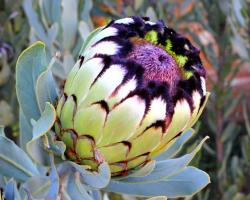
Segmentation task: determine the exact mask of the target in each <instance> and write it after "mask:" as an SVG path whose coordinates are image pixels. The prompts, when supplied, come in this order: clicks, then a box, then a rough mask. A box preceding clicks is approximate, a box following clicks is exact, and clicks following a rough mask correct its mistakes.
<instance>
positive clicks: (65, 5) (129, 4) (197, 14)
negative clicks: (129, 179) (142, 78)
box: [0, 0, 250, 200]
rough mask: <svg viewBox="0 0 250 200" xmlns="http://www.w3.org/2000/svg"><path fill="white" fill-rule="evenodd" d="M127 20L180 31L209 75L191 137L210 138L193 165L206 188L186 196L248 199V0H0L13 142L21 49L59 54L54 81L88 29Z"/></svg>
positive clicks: (4, 110)
mask: <svg viewBox="0 0 250 200" xmlns="http://www.w3.org/2000/svg"><path fill="white" fill-rule="evenodd" d="M131 15H140V16H148V17H150V18H151V20H152V21H156V20H157V19H163V20H164V21H165V22H166V24H167V25H168V26H170V27H173V28H174V29H176V30H177V31H179V32H181V33H183V34H184V35H185V36H187V37H188V38H189V39H190V40H191V41H192V42H193V43H194V44H195V45H196V46H197V47H199V48H200V49H201V58H202V61H203V63H204V65H205V67H206V68H207V71H208V77H207V79H208V84H207V85H208V88H209V91H211V92H212V95H211V97H210V99H209V104H208V106H207V108H206V111H205V113H204V114H203V116H202V118H201V119H200V121H199V123H197V125H196V130H197V133H198V134H196V137H198V138H202V137H204V136H205V135H209V136H210V140H209V142H207V144H206V145H205V148H203V151H202V152H201V153H200V154H199V156H197V157H196V159H195V161H194V162H193V163H192V164H193V165H195V166H198V167H199V168H201V169H203V170H205V171H206V172H208V173H209V174H210V176H211V179H212V180H211V181H212V183H211V184H210V185H209V186H208V187H207V188H206V189H205V190H203V191H202V192H200V193H199V194H197V195H195V196H193V197H190V198H187V199H197V200H211V199H213V200H217V199H218V200H231V199H232V200H250V185H249V183H250V1H249V0H220V1H218V0H102V1H101V0H23V1H21V0H19V1H14V0H0V124H3V125H5V126H6V132H7V134H8V136H9V137H10V138H12V139H13V140H15V141H18V140H17V138H18V123H17V122H18V114H17V113H18V107H17V100H16V94H15V87H14V86H15V63H16V60H17V56H18V55H19V54H20V52H21V50H23V49H24V48H25V47H27V46H28V45H29V44H30V43H33V42H34V41H36V40H42V41H44V42H45V43H46V46H47V55H48V59H50V58H51V57H52V56H54V55H55V54H56V53H57V52H60V55H59V54H58V53H57V56H60V59H59V61H57V63H55V65H54V67H53V73H54V75H55V76H56V77H57V78H58V82H59V83H60V82H63V81H64V79H65V77H66V76H67V73H68V72H69V70H70V69H71V67H72V66H73V65H74V62H75V59H76V58H77V56H78V52H79V50H80V48H81V45H82V42H83V41H84V40H85V39H86V37H87V35H88V34H89V32H90V31H91V30H93V29H94V28H95V27H99V26H103V25H105V24H106V23H108V22H109V21H110V20H112V19H117V18H121V17H124V16H131ZM194 140H195V138H194ZM192 145H195V144H193V143H192V142H190V145H188V146H189V148H192ZM189 148H187V149H185V151H189ZM194 178H195V177H194ZM105 195H106V197H107V196H109V197H110V199H115V200H120V199H121V200H122V199H127V200H128V199H130V200H131V199H135V198H133V197H128V196H120V195H117V194H105Z"/></svg>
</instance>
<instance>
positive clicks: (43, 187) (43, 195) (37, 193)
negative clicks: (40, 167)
mask: <svg viewBox="0 0 250 200" xmlns="http://www.w3.org/2000/svg"><path fill="white" fill-rule="evenodd" d="M50 164H51V166H50V167H51V169H50V175H49V176H43V175H40V176H33V177H31V178H30V179H29V180H27V181H26V182H25V183H24V184H23V185H22V189H24V190H25V191H27V193H28V194H29V195H30V196H31V198H32V199H57V196H58V192H59V177H58V174H57V171H56V168H55V165H54V163H53V156H52V155H51V156H50Z"/></svg>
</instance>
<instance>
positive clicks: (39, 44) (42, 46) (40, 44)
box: [16, 41, 46, 66]
mask: <svg viewBox="0 0 250 200" xmlns="http://www.w3.org/2000/svg"><path fill="white" fill-rule="evenodd" d="M45 46H46V45H45V43H43V42H42V41H37V42H35V43H33V44H31V45H30V46H28V47H27V48H26V49H24V50H23V51H22V52H21V54H20V55H19V56H18V59H17V64H16V66H18V63H19V61H20V60H21V58H22V57H23V56H25V54H26V53H28V52H29V51H33V50H34V49H35V48H38V49H45Z"/></svg>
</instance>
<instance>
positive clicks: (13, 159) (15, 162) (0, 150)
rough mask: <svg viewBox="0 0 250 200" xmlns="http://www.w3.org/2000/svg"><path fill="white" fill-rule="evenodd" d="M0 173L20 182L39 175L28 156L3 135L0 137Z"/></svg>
mask: <svg viewBox="0 0 250 200" xmlns="http://www.w3.org/2000/svg"><path fill="white" fill-rule="evenodd" d="M0 173H1V174H3V175H4V176H8V177H14V178H15V179H18V180H20V181H25V180H27V179H28V178H30V177H32V176H34V175H37V174H39V172H38V170H37V168H36V166H35V165H34V164H33V162H32V160H31V159H30V158H29V157H28V155H27V154H26V153H25V152H24V151H23V150H22V149H21V148H19V147H18V146H17V145H16V144H15V143H14V142H13V141H11V140H10V139H8V138H6V137H5V136H3V135H0Z"/></svg>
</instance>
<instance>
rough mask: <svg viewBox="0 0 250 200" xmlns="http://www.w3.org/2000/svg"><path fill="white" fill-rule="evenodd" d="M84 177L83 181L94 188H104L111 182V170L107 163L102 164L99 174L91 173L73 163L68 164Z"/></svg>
mask: <svg viewBox="0 0 250 200" xmlns="http://www.w3.org/2000/svg"><path fill="white" fill-rule="evenodd" d="M68 164H70V165H71V166H73V167H74V168H75V169H76V170H77V171H78V172H79V173H80V175H81V176H82V181H83V182H84V183H85V184H87V185H89V186H91V187H93V188H98V189H100V188H104V187H106V186H107V184H108V183H109V181H110V170H109V166H108V164H107V163H105V162H104V163H102V164H101V165H100V166H99V168H98V171H97V172H91V171H88V170H86V169H85V167H84V166H81V165H77V164H75V163H73V162H68Z"/></svg>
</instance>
